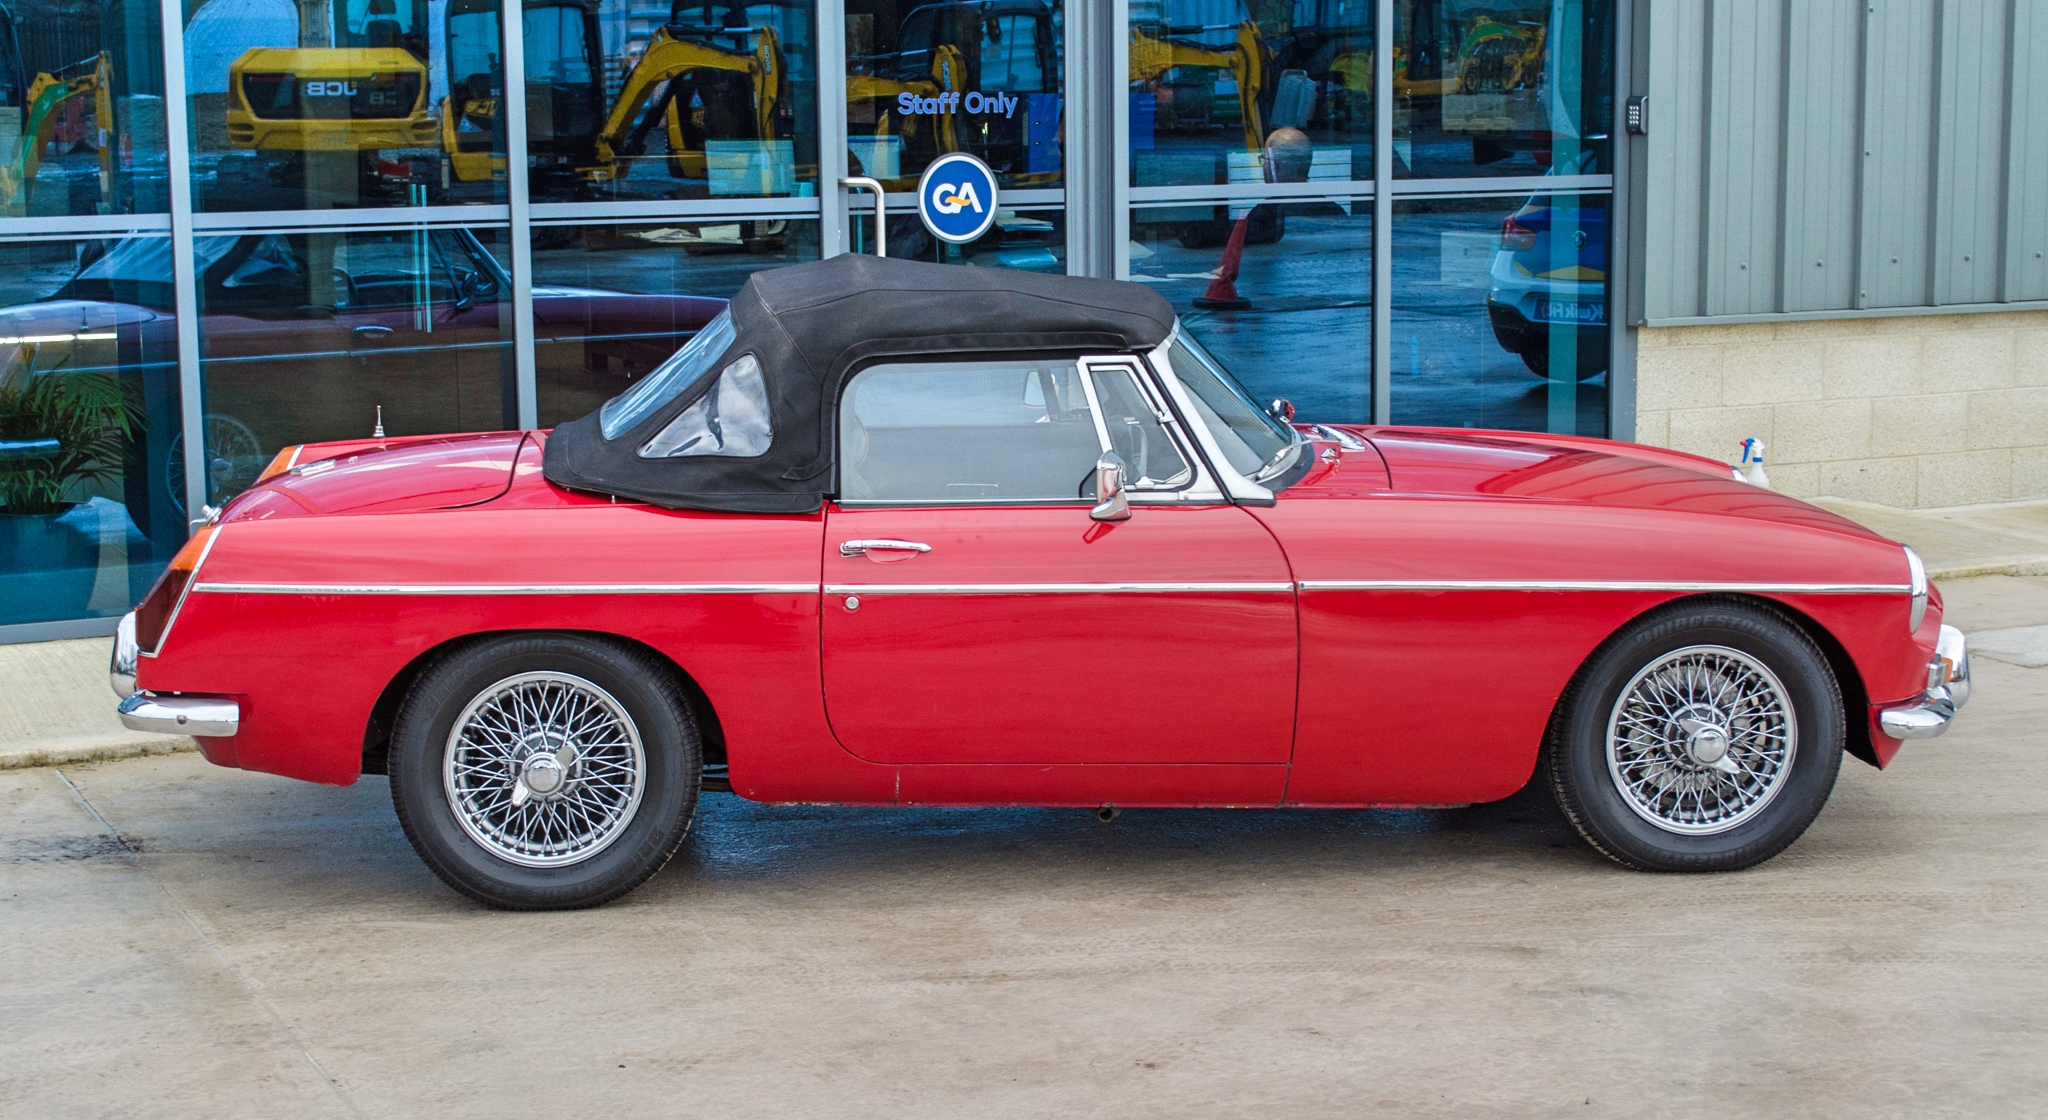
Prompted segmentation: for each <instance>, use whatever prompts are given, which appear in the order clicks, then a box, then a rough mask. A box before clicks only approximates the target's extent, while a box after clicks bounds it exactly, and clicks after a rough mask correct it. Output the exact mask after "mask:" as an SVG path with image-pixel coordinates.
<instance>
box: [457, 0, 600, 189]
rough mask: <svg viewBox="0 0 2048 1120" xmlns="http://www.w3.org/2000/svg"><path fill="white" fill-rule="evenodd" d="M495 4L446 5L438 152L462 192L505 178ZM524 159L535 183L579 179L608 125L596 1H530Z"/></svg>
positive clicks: (461, 0)
mask: <svg viewBox="0 0 2048 1120" xmlns="http://www.w3.org/2000/svg"><path fill="white" fill-rule="evenodd" d="M500 11H501V9H500V7H499V4H498V0H448V8H447V14H446V17H445V23H444V28H445V34H444V35H443V36H442V42H443V43H444V44H445V50H444V52H443V54H444V56H445V57H446V59H447V74H448V94H447V96H446V97H444V98H442V99H441V107H440V114H439V116H440V121H441V148H442V150H443V151H446V152H447V153H448V164H449V170H450V173H451V175H452V176H453V177H454V178H455V179H457V180H460V181H462V182H465V183H476V182H483V181H485V180H489V179H502V178H504V177H505V143H504V138H503V137H502V136H500V135H499V126H498V119H499V112H498V110H499V105H500V104H501V103H502V102H503V100H504V98H503V93H504V89H503V85H504V82H503V78H502V76H501V75H500V74H499V73H498V70H497V67H498V58H499V46H498V44H499V43H500V42H501V41H502V36H501V35H500V33H499V26H498V25H499V23H500ZM523 18H524V23H525V27H524V32H525V34H524V36H523V38H524V43H525V49H526V58H525V61H526V150H527V153H528V155H529V156H530V157H531V158H532V163H533V169H532V174H533V176H534V177H535V178H536V179H538V178H541V177H554V176H557V175H567V176H572V177H573V176H579V175H580V174H581V172H580V169H581V168H583V167H587V166H589V165H590V163H591V162H592V160H594V159H595V158H596V155H595V144H596V141H597V134H598V130H599V129H600V128H601V127H602V126H603V124H604V116H605V113H604V59H603V58H602V57H601V55H600V51H601V49H602V48H601V45H600V42H599V38H598V30H597V2H596V0H525V4H524V5H523Z"/></svg>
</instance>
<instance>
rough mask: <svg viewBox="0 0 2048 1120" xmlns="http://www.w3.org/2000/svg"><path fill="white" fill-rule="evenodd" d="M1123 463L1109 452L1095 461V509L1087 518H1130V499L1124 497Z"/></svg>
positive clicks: (1089, 512)
mask: <svg viewBox="0 0 2048 1120" xmlns="http://www.w3.org/2000/svg"><path fill="white" fill-rule="evenodd" d="M1124 470H1125V468H1124V461H1123V458H1122V457H1121V456H1119V455H1118V454H1117V453H1116V452H1114V451H1111V452H1109V453H1107V454H1105V455H1104V456H1103V457H1102V458H1100V459H1097V460H1096V461H1095V508H1094V509H1091V510H1089V511H1088V516H1090V517H1092V518H1094V519H1095V520H1097V521H1123V520H1126V519H1128V518H1129V517H1130V516H1131V502H1130V499H1128V498H1126V497H1124Z"/></svg>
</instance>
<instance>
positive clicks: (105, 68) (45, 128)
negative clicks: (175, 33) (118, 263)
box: [0, 0, 169, 218]
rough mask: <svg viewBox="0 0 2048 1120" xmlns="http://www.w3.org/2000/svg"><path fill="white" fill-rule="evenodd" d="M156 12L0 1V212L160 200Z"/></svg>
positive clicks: (107, 208) (65, 210)
mask: <svg viewBox="0 0 2048 1120" xmlns="http://www.w3.org/2000/svg"><path fill="white" fill-rule="evenodd" d="M157 11H158V9H157V5H155V4H154V3H149V2H147V0H125V2H114V3H90V4H68V3H63V2H62V0H15V2H13V3H11V4H5V5H0V217H6V218H22V217H45V216H55V215H72V214H135V213H149V212H152V211H155V212H161V211H163V210H164V209H166V208H167V207H168V205H169V195H168V191H167V190H166V188H165V181H164V95H163V89H164V77H163V63H162V57H163V40H162V37H161V36H160V34H159V32H158V24H157Z"/></svg>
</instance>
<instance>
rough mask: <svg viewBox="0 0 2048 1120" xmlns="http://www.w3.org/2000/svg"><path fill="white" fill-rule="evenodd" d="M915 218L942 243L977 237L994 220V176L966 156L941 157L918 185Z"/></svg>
mask: <svg viewBox="0 0 2048 1120" xmlns="http://www.w3.org/2000/svg"><path fill="white" fill-rule="evenodd" d="M917 216H918V217H920V218H923V219H924V228H926V229H928V230H930V231H932V236H933V237H936V238H938V239H939V240H941V241H950V242H952V243H953V244H955V245H958V244H961V243H963V242H967V241H972V240H974V239H975V238H977V237H980V236H981V235H982V234H984V233H987V232H988V227H989V226H991V225H993V224H995V220H996V174H995V172H993V171H990V170H989V169H988V164H985V163H983V162H981V161H980V160H978V159H975V158H974V157H973V156H970V155H968V154H967V153H966V152H951V153H948V154H946V155H943V156H940V157H939V158H938V159H935V160H933V161H932V164H931V166H930V167H927V168H925V169H924V177H923V178H921V179H919V180H918V181H917Z"/></svg>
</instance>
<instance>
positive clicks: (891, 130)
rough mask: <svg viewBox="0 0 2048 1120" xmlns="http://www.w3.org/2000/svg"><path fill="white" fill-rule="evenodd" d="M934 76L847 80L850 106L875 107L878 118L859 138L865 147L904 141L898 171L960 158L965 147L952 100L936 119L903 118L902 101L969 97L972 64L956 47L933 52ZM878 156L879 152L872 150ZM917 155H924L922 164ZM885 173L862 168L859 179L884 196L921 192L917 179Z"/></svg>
mask: <svg viewBox="0 0 2048 1120" xmlns="http://www.w3.org/2000/svg"><path fill="white" fill-rule="evenodd" d="M931 55H932V63H931V72H930V75H929V76H927V77H918V78H904V77H886V76H884V75H880V74H848V75H847V76H846V103H847V104H848V105H854V104H858V103H859V102H861V101H868V102H871V103H872V105H871V111H872V113H873V116H874V122H875V125H874V131H873V132H866V131H863V132H862V133H861V135H859V136H857V137H851V138H850V139H853V140H855V141H861V142H869V143H873V142H878V141H879V142H882V143H886V142H887V140H888V138H889V137H891V136H895V137H899V138H900V143H901V146H902V155H903V156H905V157H909V158H900V157H899V159H898V167H899V168H900V167H901V165H902V164H904V163H912V164H913V165H922V164H924V163H929V162H930V161H931V160H934V159H937V158H938V157H939V156H942V155H945V154H946V153H948V152H957V151H960V150H961V147H960V117H961V115H962V114H961V113H960V112H959V110H958V109H957V108H956V107H955V104H954V101H953V99H952V98H950V97H948V98H946V99H945V100H943V101H940V102H939V103H938V106H937V107H938V112H936V113H900V112H898V111H897V110H898V108H899V107H900V104H901V103H900V102H899V100H898V98H900V97H901V96H902V95H903V94H906V93H907V94H909V95H911V96H912V97H916V98H923V99H934V98H938V97H939V96H940V95H942V94H956V93H965V92H966V90H967V59H966V57H965V56H964V55H962V54H961V52H960V48H959V47H957V46H954V45H953V44H951V43H941V44H939V45H938V46H937V47H934V48H932V51H931ZM868 150H869V151H874V150H875V149H874V148H870V149H868ZM913 152H917V153H921V154H922V156H923V158H917V157H916V156H915V155H913V154H912V153H913ZM887 170H888V169H887V168H881V167H863V168H861V169H859V170H858V171H857V172H856V174H861V175H868V176H871V177H873V178H875V179H876V180H877V181H879V182H880V183H881V184H882V187H883V189H884V190H890V191H907V190H912V189H915V188H916V186H917V178H918V177H917V176H915V175H908V176H906V175H900V174H898V175H882V174H877V172H882V171H887Z"/></svg>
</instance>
